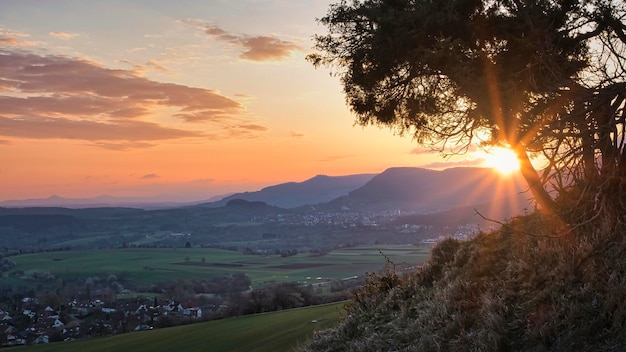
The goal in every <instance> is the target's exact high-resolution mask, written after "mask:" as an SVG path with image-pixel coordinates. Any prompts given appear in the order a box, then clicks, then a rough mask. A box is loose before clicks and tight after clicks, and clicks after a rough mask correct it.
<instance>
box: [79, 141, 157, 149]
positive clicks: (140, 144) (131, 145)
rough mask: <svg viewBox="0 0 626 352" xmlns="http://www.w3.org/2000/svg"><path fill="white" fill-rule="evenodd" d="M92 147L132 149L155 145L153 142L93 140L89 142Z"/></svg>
mask: <svg viewBox="0 0 626 352" xmlns="http://www.w3.org/2000/svg"><path fill="white" fill-rule="evenodd" d="M90 146H92V147H99V148H103V149H109V150H115V151H123V150H132V149H143V148H151V147H154V146H156V144H154V143H147V142H94V143H92V144H90Z"/></svg>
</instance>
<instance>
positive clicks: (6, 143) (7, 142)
mask: <svg viewBox="0 0 626 352" xmlns="http://www.w3.org/2000/svg"><path fill="white" fill-rule="evenodd" d="M11 144H13V142H11V141H7V140H4V139H0V145H11Z"/></svg>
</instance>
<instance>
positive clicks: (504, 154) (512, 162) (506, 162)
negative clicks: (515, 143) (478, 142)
mask: <svg viewBox="0 0 626 352" xmlns="http://www.w3.org/2000/svg"><path fill="white" fill-rule="evenodd" d="M484 153H485V154H484V158H485V166H487V167H489V168H493V169H496V170H498V171H499V172H500V173H502V174H505V175H508V174H510V173H512V172H514V171H517V170H519V160H518V159H517V156H516V155H515V153H514V152H513V151H512V150H511V149H508V148H502V147H495V148H492V149H490V150H486V151H484Z"/></svg>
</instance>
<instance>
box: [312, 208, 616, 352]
mask: <svg viewBox="0 0 626 352" xmlns="http://www.w3.org/2000/svg"><path fill="white" fill-rule="evenodd" d="M614 220H615V219H614ZM564 227H567V225H565V222H564V221H562V220H559V221H556V220H555V219H551V218H548V217H545V216H542V215H540V214H531V215H528V216H525V217H520V218H517V219H514V220H512V221H510V222H509V223H507V224H506V225H505V226H503V227H502V228H501V229H500V230H499V231H495V232H492V233H482V234H479V235H478V236H476V237H475V238H474V239H472V240H469V241H463V242H462V241H457V240H453V239H448V240H445V241H443V242H441V243H440V244H439V245H438V246H436V247H435V248H434V249H433V251H432V255H431V258H430V260H429V261H428V262H427V263H426V264H425V265H424V266H423V267H422V268H421V270H419V271H418V272H416V273H414V274H412V275H411V276H409V277H404V278H402V277H398V276H397V275H396V274H395V272H393V270H388V271H387V272H386V273H384V274H382V275H378V276H371V277H370V278H369V279H368V281H367V285H366V286H365V287H364V288H363V289H362V290H361V291H360V292H359V293H357V294H356V296H355V300H354V303H353V304H352V306H351V307H350V309H349V311H348V315H347V316H346V318H345V319H343V320H342V322H341V323H340V325H339V326H338V327H337V328H335V329H333V330H328V331H325V332H322V333H319V334H318V335H317V336H316V337H315V339H314V340H313V341H312V343H311V344H310V345H309V346H307V347H306V348H305V349H304V351H308V352H315V351H623V350H624V349H625V348H626V232H625V230H626V227H625V226H624V221H623V219H621V218H618V219H617V220H616V221H614V222H612V224H610V226H609V225H607V224H602V223H595V224H592V223H590V224H587V225H586V226H580V227H578V228H576V229H575V231H565V232H564V231H563V228H564ZM563 233H565V234H564V235H563Z"/></svg>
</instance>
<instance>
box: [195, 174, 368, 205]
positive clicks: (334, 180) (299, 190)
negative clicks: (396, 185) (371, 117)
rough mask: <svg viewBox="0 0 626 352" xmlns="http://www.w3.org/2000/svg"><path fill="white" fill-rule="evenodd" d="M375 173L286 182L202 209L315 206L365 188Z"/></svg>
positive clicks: (226, 199)
mask: <svg viewBox="0 0 626 352" xmlns="http://www.w3.org/2000/svg"><path fill="white" fill-rule="evenodd" d="M372 177H374V174H356V175H347V176H325V175H317V176H315V177H313V178H310V179H308V180H306V181H303V182H287V183H281V184H278V185H274V186H269V187H265V188H263V189H261V190H259V191H254V192H244V193H236V194H233V195H230V196H228V197H225V198H224V199H222V200H220V201H216V202H211V203H204V204H201V205H202V206H213V207H218V206H223V205H226V203H228V202H229V201H231V200H234V199H243V200H247V201H250V202H255V201H261V202H265V203H267V204H270V205H274V206H278V207H281V208H295V207H299V206H303V205H308V204H318V203H323V202H328V201H331V200H333V199H335V198H338V197H341V196H344V195H346V194H348V192H350V191H353V190H354V189H356V188H359V187H360V186H362V185H364V184H365V183H366V182H367V181H369V180H371V179H372Z"/></svg>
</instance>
